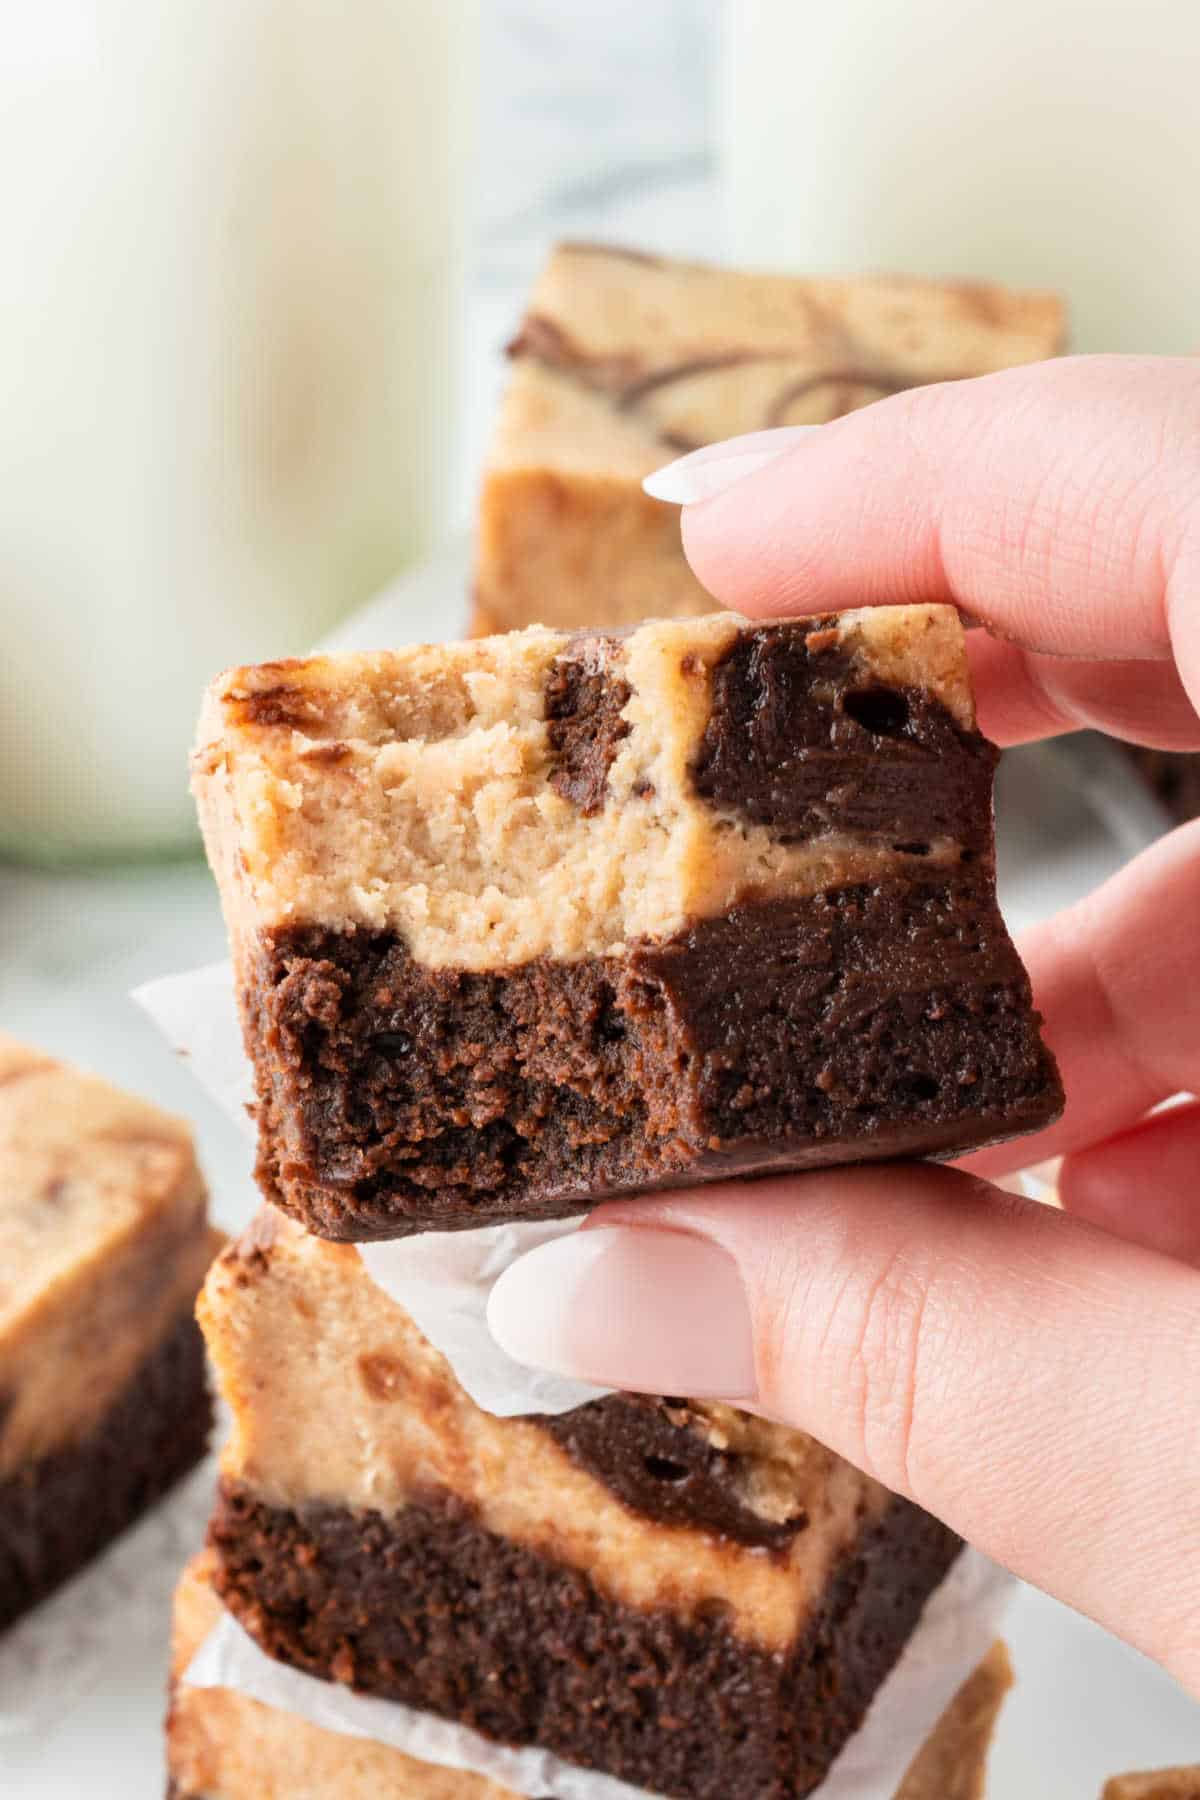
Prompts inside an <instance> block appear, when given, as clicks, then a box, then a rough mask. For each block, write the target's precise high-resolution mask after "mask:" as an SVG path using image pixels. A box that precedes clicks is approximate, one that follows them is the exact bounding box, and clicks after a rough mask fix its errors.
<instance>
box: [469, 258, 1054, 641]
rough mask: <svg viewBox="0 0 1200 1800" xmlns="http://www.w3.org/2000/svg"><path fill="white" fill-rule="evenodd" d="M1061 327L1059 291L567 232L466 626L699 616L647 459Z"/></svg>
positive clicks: (1046, 338) (493, 470) (497, 478)
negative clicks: (719, 254) (573, 238)
mask: <svg viewBox="0 0 1200 1800" xmlns="http://www.w3.org/2000/svg"><path fill="white" fill-rule="evenodd" d="M1063 337H1064V314H1063V308H1062V305H1061V302H1060V301H1059V300H1057V299H1056V298H1055V297H1054V296H1052V295H1049V294H1031V293H1018V292H1015V291H1012V290H1009V289H1007V288H1001V287H994V286H981V285H974V284H969V283H965V282H931V281H920V280H915V279H912V278H909V277H904V276H864V277H859V278H857V279H851V280H835V279H828V280H812V279H801V278H799V277H797V276H787V275H761V274H747V273H745V272H741V271H735V270H730V269H718V268H710V267H706V266H704V265H702V264H699V263H687V262H675V261H671V260H668V259H667V258H664V257H658V256H644V255H640V254H636V253H631V252H629V251H626V250H617V249H610V248H605V247H604V246H601V245H598V244H565V245H563V246H561V247H560V248H559V249H557V250H555V252H554V253H553V255H552V256H551V258H550V261H549V263H548V264H547V266H546V268H545V269H544V271H543V273H542V275H541V277H540V279H539V280H538V282H537V284H536V286H535V287H534V290H533V293H532V295H531V296H530V300H529V309H528V311H527V313H526V315H525V319H524V321H523V323H522V325H521V328H520V330H519V332H518V334H517V336H516V338H515V339H514V341H513V343H512V345H511V346H510V352H509V353H510V355H511V356H512V358H513V373H512V378H511V381H510V384H509V387H508V391H507V394H506V396H505V399H504V402H503V405H502V409H501V413H500V417H499V420H498V422H497V425H496V430H495V434H494V437H493V440H492V444H491V447H490V451H489V455H488V459H487V464H486V468H485V472H484V479H483V487H482V492H481V495H480V504H479V518H478V535H477V549H476V565H475V617H474V621H473V625H472V629H473V631H474V632H475V634H476V635H479V636H483V635H486V634H487V633H488V632H492V631H509V630H512V629H514V628H515V627H519V626H523V625H532V624H544V625H557V626H593V625H614V624H624V623H627V622H630V621H633V620H636V619H641V618H644V617H646V616H647V615H649V614H657V615H659V616H663V615H671V616H675V617H680V616H683V615H686V614H690V613H703V612H707V611H708V610H709V609H710V608H711V605H712V602H711V600H710V598H709V596H708V595H707V594H706V593H705V591H704V589H703V588H702V587H701V586H700V584H699V582H698V581H697V580H696V578H695V576H694V575H693V574H692V573H691V570H690V569H689V568H688V565H687V563H686V562H685V560H684V557H683V552H682V549H681V547H680V541H679V517H678V512H677V510H676V509H675V508H674V507H668V506H664V505H662V504H661V503H660V502H658V501H656V500H651V499H650V498H649V497H648V496H647V495H646V494H644V493H643V492H642V487H641V484H642V480H643V478H644V477H645V476H647V475H648V474H650V472H651V471H652V470H653V469H657V468H659V467H660V466H661V465H662V464H663V463H665V462H669V461H670V459H671V457H672V456H676V455H678V454H680V453H681V452H682V451H685V450H694V449H696V448H698V447H699V446H700V445H702V444H709V443H713V442H715V441H716V440H717V439H719V438H725V437H733V436H735V435H737V434H738V433H739V432H744V431H755V430H758V429H759V428H761V427H763V426H771V425H816V424H822V423H824V422H825V421H826V420H828V419H832V418H835V417H837V416H838V415H839V414H841V413H846V412H851V411H853V410H854V408H855V407H858V406H863V405H866V404H867V403H868V402H870V401H872V400H878V399H880V398H882V397H883V396H884V395H886V394H893V393H896V392H898V391H899V390H900V389H902V388H908V387H918V386H921V385H923V384H925V383H928V382H933V381H948V380H955V379H957V378H959V377H961V376H966V375H986V374H988V373H990V372H991V371H992V370H994V369H1003V368H1008V367H1010V366H1011V365H1012V364H1014V363H1024V362H1035V361H1038V360H1039V359H1041V358H1042V357H1047V356H1053V355H1054V354H1055V353H1056V352H1057V351H1058V350H1060V349H1061V348H1062V342H1063Z"/></svg>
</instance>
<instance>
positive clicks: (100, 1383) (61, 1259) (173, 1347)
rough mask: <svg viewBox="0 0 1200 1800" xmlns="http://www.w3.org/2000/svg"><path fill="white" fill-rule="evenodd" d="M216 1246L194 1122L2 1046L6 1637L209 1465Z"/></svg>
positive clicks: (1, 1541) (0, 1393)
mask: <svg viewBox="0 0 1200 1800" xmlns="http://www.w3.org/2000/svg"><path fill="white" fill-rule="evenodd" d="M218 1243H219V1239H218V1238H217V1236H216V1234H214V1233H212V1232H211V1231H210V1229H209V1226H208V1222H207V1217H206V1200H205V1192H204V1186H203V1182H202V1180H201V1177H200V1172H199V1169H198V1168H197V1166H196V1159H195V1154H194V1151H193V1148H192V1142H191V1138H190V1135H189V1133H188V1131H187V1128H186V1126H184V1125H183V1124H182V1122H181V1121H179V1120H178V1119H173V1118H171V1117H169V1116H168V1115H167V1114H165V1113H162V1112H160V1111H159V1110H158V1109H157V1108H156V1107H154V1106H150V1105H148V1104H147V1103H146V1102H144V1101H141V1100H137V1099H134V1098H132V1097H131V1096H130V1095H127V1094H122V1093H118V1092H117V1091H116V1090H115V1089H114V1088H111V1087H109V1086H108V1085H107V1084H106V1083H105V1082H102V1081H98V1080H95V1079H93V1078H92V1077H91V1076H87V1075H82V1074H80V1073H78V1072H77V1071H75V1070H73V1069H70V1068H68V1067H67V1066H66V1065H64V1064H62V1063H59V1062H55V1061H54V1060H53V1059H52V1058H50V1057H49V1056H45V1055H43V1054H42V1053H41V1052H39V1051H37V1050H32V1049H29V1048H27V1047H26V1046H25V1045H23V1044H19V1043H17V1042H15V1041H14V1040H13V1039H12V1038H9V1037H7V1036H4V1035H2V1034H0V1627H3V1626H5V1625H8V1624H10V1623H11V1622H12V1621H13V1620H14V1619H15V1618H16V1617H17V1616H18V1615H19V1614H20V1613H22V1612H24V1611H25V1610H26V1609H27V1608H28V1607H30V1606H32V1605H34V1604H35V1603H36V1602H37V1601H38V1600H40V1599H42V1598H43V1597H44V1596H45V1595H47V1594H49V1593H50V1592H51V1590H52V1589H54V1588H55V1587H57V1586H58V1585H59V1583H60V1582H62V1581H64V1580H65V1579H66V1578H67V1577H68V1576H69V1575H72V1574H74V1573H75V1571H76V1570H77V1569H78V1568H80V1567H81V1566H82V1564H84V1563H85V1562H87V1561H88V1559H89V1558H90V1557H92V1556H93V1555H94V1554H95V1553H96V1552H97V1551H98V1550H100V1549H102V1548H103V1546H104V1545H105V1544H106V1543H107V1542H108V1541H109V1540H110V1539H111V1538H113V1537H115V1536H116V1534H117V1533H118V1532H120V1531H122V1530H123V1529H124V1528H125V1526H127V1525H128V1524H130V1523H131V1522H132V1520H133V1519H135V1518H136V1517H137V1516H138V1514H139V1513H141V1512H142V1511H143V1510H144V1509H145V1508H146V1507H147V1506H148V1505H149V1504H150V1503H151V1502H152V1501H153V1500H155V1499H156V1498H158V1496H159V1495H161V1494H162V1493H164V1492H165V1491H166V1489H167V1488H168V1487H170V1485H171V1484H172V1483H173V1482H174V1481H175V1480H176V1479H177V1478H178V1477H179V1476H180V1475H181V1474H183V1472H184V1471H185V1470H186V1469H188V1468H190V1467H191V1465H192V1464H193V1463H195V1462H196V1461H198V1459H199V1458H200V1456H201V1455H202V1454H203V1451H204V1448H205V1441H206V1438H207V1434H208V1429H209V1424H210V1407H209V1400H208V1395H207V1391H206V1388H205V1380H204V1352H203V1342H202V1340H201V1337H200V1333H199V1330H198V1328H197V1326H196V1323H195V1320H194V1318H193V1316H192V1314H193V1307H194V1304H195V1299H196V1293H197V1290H198V1289H199V1286H200V1283H201V1281H202V1280H203V1278H204V1273H205V1270H206V1269H207V1267H208V1265H209V1263H210V1261H211V1259H212V1257H213V1255H214V1254H215V1251H216V1248H217V1246H218Z"/></svg>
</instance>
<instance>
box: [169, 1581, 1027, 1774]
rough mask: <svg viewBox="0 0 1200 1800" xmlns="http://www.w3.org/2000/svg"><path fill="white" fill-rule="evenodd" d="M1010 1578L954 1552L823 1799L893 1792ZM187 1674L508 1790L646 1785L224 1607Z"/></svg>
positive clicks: (993, 1627) (977, 1651) (996, 1625)
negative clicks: (323, 1671) (508, 1733)
mask: <svg viewBox="0 0 1200 1800" xmlns="http://www.w3.org/2000/svg"><path fill="white" fill-rule="evenodd" d="M1014 1587H1015V1583H1014V1582H1013V1580H1012V1578H1011V1576H1009V1575H1006V1574H1005V1573H1004V1572H1003V1571H1002V1570H1000V1569H998V1568H996V1566H995V1565H994V1564H993V1563H990V1562H988V1561H987V1559H986V1558H985V1557H982V1556H979V1555H978V1554H977V1553H976V1552H975V1551H973V1550H966V1551H964V1552H963V1554H962V1556H960V1558H959V1559H958V1562H957V1563H956V1564H955V1566H954V1568H953V1569H952V1570H951V1572H950V1574H949V1576H948V1577H947V1578H946V1580H945V1581H944V1582H943V1583H942V1585H941V1587H940V1588H939V1589H938V1591H937V1593H936V1594H934V1596H933V1598H932V1599H931V1600H930V1602H929V1604H928V1606H927V1607H926V1608H925V1612H924V1616H923V1617H922V1620H921V1623H920V1625H919V1626H918V1627H917V1630H916V1631H915V1632H914V1633H913V1636H912V1637H911V1638H910V1639H909V1642H908V1644H907V1646H906V1647H905V1650H904V1652H903V1654H902V1656H901V1657H900V1660H899V1662H898V1663H897V1664H896V1667H895V1668H894V1669H893V1670H892V1673H891V1674H890V1675H889V1676H888V1678H887V1680H886V1681H885V1682H884V1684H883V1686H882V1687H881V1688H880V1690H879V1692H878V1693H877V1694H876V1696H875V1699H874V1702H873V1703H872V1706H871V1710H870V1712H869V1713H868V1715H867V1719H866V1722H865V1724H864V1725H863V1728H862V1730H861V1731H860V1732H858V1733H857V1734H856V1736H855V1737H854V1738H853V1739H852V1740H851V1742H850V1743H849V1744H848V1745H847V1746H846V1748H845V1750H843V1752H842V1754H841V1756H840V1757H839V1758H838V1760H837V1762H836V1763H835V1764H834V1766H833V1768H832V1769H831V1771H830V1773H829V1776H828V1778H827V1779H826V1780H825V1781H824V1782H823V1783H822V1785H821V1787H820V1789H819V1790H818V1792H819V1794H820V1796H821V1800H890V1796H891V1795H892V1794H894V1792H895V1790H896V1788H897V1787H898V1785H899V1783H900V1782H901V1780H902V1779H903V1777H904V1775H905V1773H906V1771H907V1769H908V1766H909V1764H910V1763H911V1761H912V1759H913V1757H914V1756H915V1755H916V1753H917V1751H918V1750H919V1749H920V1747H921V1745H922V1744H923V1743H924V1742H925V1739H926V1738H927V1737H928V1736H929V1734H930V1732H931V1731H932V1730H933V1727H934V1726H935V1725H936V1723H937V1721H938V1719H939V1718H940V1717H941V1715H942V1713H943V1712H944V1711H945V1709H946V1707H947V1706H948V1705H949V1703H950V1701H951V1700H952V1699H953V1697H954V1695H955V1693H956V1692H957V1690H958V1688H959V1687H960V1686H961V1685H962V1683H963V1682H964V1681H965V1680H966V1678H967V1676H968V1675H969V1674H970V1673H971V1671H972V1670H973V1669H974V1668H975V1666H976V1664H977V1663H979V1662H980V1661H981V1660H982V1658H983V1657H984V1655H985V1654H986V1652H987V1649H988V1647H989V1645H990V1644H991V1643H992V1641H993V1640H994V1639H995V1637H996V1636H997V1634H998V1632H999V1630H1000V1627H1001V1624H1002V1622H1003V1617H1004V1611H1005V1608H1006V1606H1007V1604H1008V1601H1009V1598H1010V1596H1011V1593H1012V1590H1013V1588H1014ZM184 1680H185V1681H186V1682H189V1683H190V1684H191V1685H192V1686H193V1687H222V1688H232V1689H234V1690H235V1691H236V1692H238V1693H241V1694H246V1695H248V1696H250V1698H252V1699H255V1700H261V1701H263V1702H264V1703H265V1704H266V1705H268V1706H274V1707H278V1708H279V1709H280V1710H281V1711H283V1712H287V1713H290V1714H292V1715H293V1716H294V1717H298V1718H302V1719H306V1720H308V1722H309V1723H310V1724H313V1725H318V1726H320V1727H322V1728H323V1729H324V1730H326V1731H336V1732H340V1733H342V1734H343V1735H344V1736H346V1737H356V1738H369V1739H373V1740H374V1741H375V1742H377V1743H381V1744H389V1745H391V1747H392V1748H393V1749H396V1750H403V1751H405V1752H406V1753H407V1754H408V1755H410V1756H413V1757H416V1758H418V1759H419V1760H421V1761H423V1762H428V1763H435V1764H437V1765H438V1766H439V1767H441V1768H451V1769H469V1770H471V1771H472V1772H473V1773H475V1774H477V1775H486V1776H489V1777H490V1778H491V1779H492V1780H493V1781H498V1782H500V1783H502V1784H503V1785H504V1786H506V1787H509V1788H511V1789H512V1790H513V1792H514V1793H517V1794H524V1795H531V1796H537V1795H542V1794H555V1795H557V1796H558V1800H649V1797H648V1796H647V1795H646V1794H645V1792H644V1790H643V1789H640V1788H633V1787H630V1786H628V1784H627V1783H625V1782H623V1781H614V1780H613V1779H612V1777H611V1776H608V1775H598V1774H596V1773H595V1772H594V1771H593V1770H588V1769H580V1768H577V1767H576V1766H575V1765H573V1764H571V1763H564V1762H562V1761H561V1760H560V1759H559V1758H558V1757H556V1756H552V1755H551V1754H550V1753H549V1752H548V1751H545V1750H517V1749H512V1748H510V1747H509V1746H507V1745H503V1744H495V1743H492V1742H491V1740H490V1739H488V1738H483V1737H480V1736H479V1735H478V1733H476V1732H473V1731H469V1730H467V1729H466V1728H465V1727H464V1726H461V1725H454V1724H451V1723H450V1722H449V1721H448V1720H446V1719H438V1718H435V1717H434V1716H433V1715H432V1714H429V1713H420V1712H415V1711H413V1710H412V1709H411V1708H409V1707H406V1706H399V1705H397V1704H396V1703H395V1702H393V1701H389V1700H377V1699H373V1698H371V1697H369V1696H367V1695H363V1694H355V1693H352V1692H351V1691H350V1689H349V1688H346V1687H342V1686H340V1685H338V1684H336V1683H334V1682H327V1681H319V1680H317V1679H316V1678H315V1677H314V1676H311V1675H303V1674H301V1673H300V1672H299V1671H298V1670H296V1669H288V1668H285V1667H284V1666H283V1665H282V1664H281V1663H276V1662H272V1661H271V1659H270V1658H269V1657H267V1656H265V1655H264V1654H263V1652H262V1651H261V1650H260V1649H259V1648H258V1645H257V1644H256V1643H255V1642H254V1641H253V1639H252V1638H250V1637H248V1636H247V1634H246V1633H245V1632H244V1631H243V1630H242V1628H241V1626H240V1625H238V1624H237V1623H236V1622H235V1621H234V1620H233V1619H232V1618H231V1617H230V1616H229V1615H228V1614H225V1615H224V1616H223V1617H222V1619H221V1622H220V1624H219V1625H218V1626H217V1627H216V1629H215V1630H214V1631H213V1632H212V1634H211V1636H210V1637H209V1638H208V1639H207V1641H206V1642H205V1643H204V1644H202V1645H201V1647H200V1649H199V1650H198V1651H197V1653H196V1655H195V1657H194V1658H193V1660H192V1662H191V1664H190V1666H189V1668H188V1669H187V1672H186V1674H185V1676H184Z"/></svg>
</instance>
